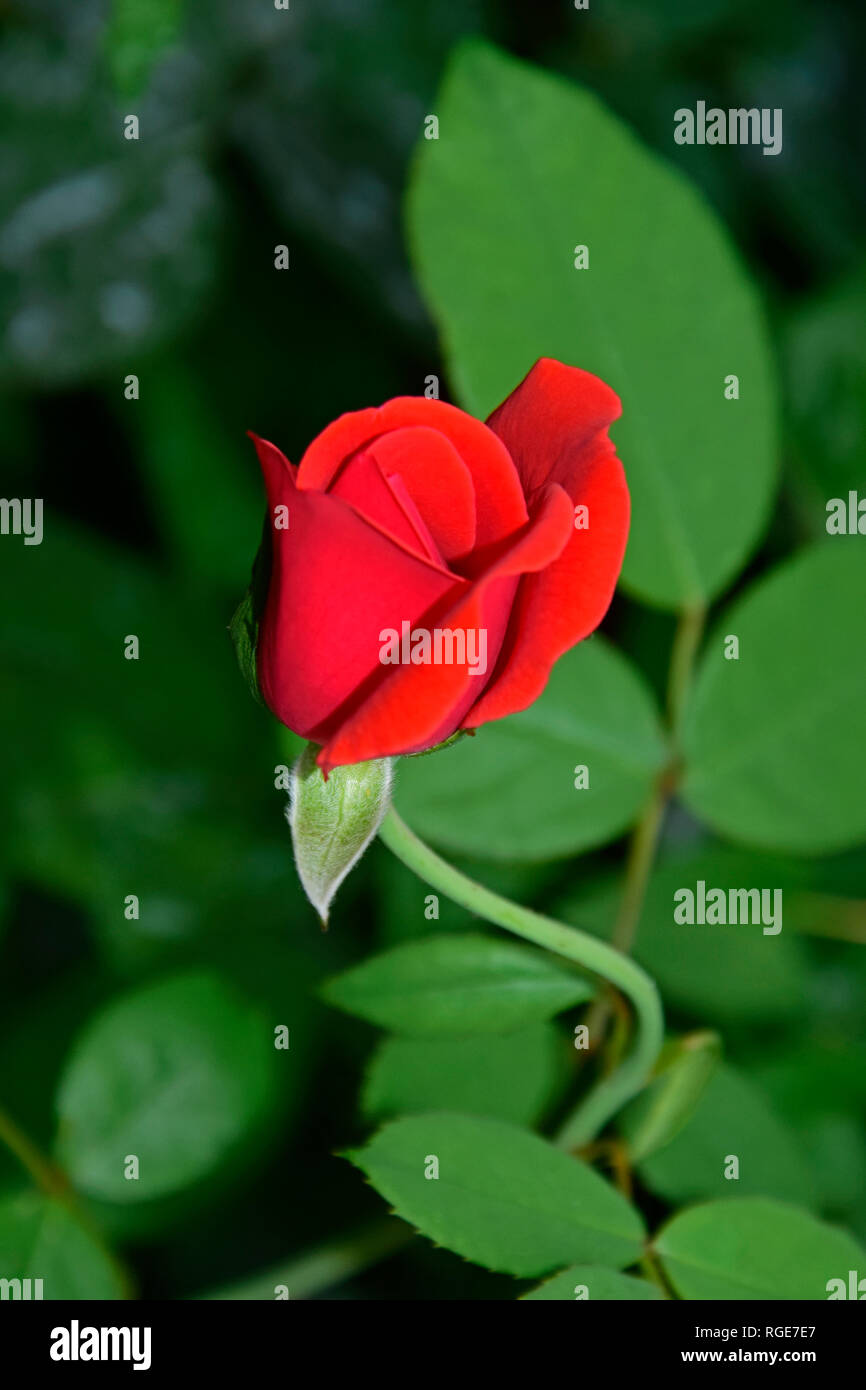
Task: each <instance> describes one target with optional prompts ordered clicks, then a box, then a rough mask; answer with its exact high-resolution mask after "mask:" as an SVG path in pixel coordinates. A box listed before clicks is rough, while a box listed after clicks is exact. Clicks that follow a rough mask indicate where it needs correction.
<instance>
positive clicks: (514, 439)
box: [487, 357, 622, 502]
mask: <svg viewBox="0 0 866 1390" xmlns="http://www.w3.org/2000/svg"><path fill="white" fill-rule="evenodd" d="M621 414H622V406H621V404H620V400H619V397H618V396H617V394H616V392H615V391H612V390H611V389H610V387H609V386H607V385H606V384H605V383H604V382H603V381H602V380H601V379H600V378H599V377H597V376H593V375H592V373H591V372H584V371H581V369H580V368H579V367H567V366H565V365H564V363H562V362H557V361H555V360H554V359H553V358H551V357H542V358H540V360H539V361H538V362H536V364H535V366H534V367H532V368H531V369H530V371H529V372H528V373H527V374H526V376H525V377H524V378H523V380H522V381H521V383H520V385H519V386H516V387H515V388H514V390H513V391H512V392H511V395H510V396H508V397H506V399H505V400H504V401H503V402H502V405H500V406H499V407H498V408H497V409H496V410H494V412H493V414H492V415H490V416H489V417H488V420H487V423H488V425H489V426H490V428H491V430H493V432H494V434H497V435H498V436H499V438H500V439H501V440H502V442H503V443H504V444H505V447H506V448H507V449H508V452H509V454H510V455H511V457H512V458H513V459H514V462H515V464H516V466H517V471H518V473H519V474H520V480H521V482H522V483H523V488H524V491H525V493H526V496H527V498H528V500H529V501H530V502H531V501H532V498H533V497H534V496H535V493H536V492H537V491H538V489H539V488H542V487H544V486H545V484H547V483H559V485H560V487H564V488H565V490H566V492H567V493H568V495H569V497H571V498H572V500H573V501H575V502H577V501H579V499H580V493H581V491H582V489H583V485H584V480H588V478H589V475H590V474H591V473H592V472H593V471H594V470H595V469H596V467H597V466H598V460H599V456H600V454H602V453H605V452H607V453H611V454H612V453H613V452H614V449H613V444H612V443H611V441H610V440H609V439H608V437H607V431H608V428H609V426H610V425H612V424H613V422H614V420H617V419H618V418H619V416H620V415H621Z"/></svg>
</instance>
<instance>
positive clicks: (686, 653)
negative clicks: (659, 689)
mask: <svg viewBox="0 0 866 1390" xmlns="http://www.w3.org/2000/svg"><path fill="white" fill-rule="evenodd" d="M706 617H707V610H706V608H704V607H703V605H702V604H698V605H696V606H695V607H694V608H687V609H686V610H685V611H684V612H683V613H682V614H681V615H680V620H679V623H678V624H677V630H676V633H675V634H674V643H673V647H672V648H671V663H670V668H669V670H668V690H667V714H668V725H669V727H670V730H671V733H672V735H673V738H674V740H675V741H677V740H678V739H679V735H680V726H681V724H682V718H683V711H684V709H685V705H686V700H687V699H688V694H689V690H690V688H691V684H692V675H693V672H694V668H695V657H696V656H697V654H698V647H699V646H700V644H701V637H702V636H703V632H704V623H705V622H706Z"/></svg>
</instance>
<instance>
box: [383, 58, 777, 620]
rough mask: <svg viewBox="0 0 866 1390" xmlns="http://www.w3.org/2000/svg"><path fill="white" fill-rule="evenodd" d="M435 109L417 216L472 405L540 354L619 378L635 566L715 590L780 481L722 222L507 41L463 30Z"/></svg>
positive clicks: (680, 591) (753, 332) (415, 237)
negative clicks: (583, 254) (733, 393)
mask: <svg viewBox="0 0 866 1390" xmlns="http://www.w3.org/2000/svg"><path fill="white" fill-rule="evenodd" d="M434 109H435V111H436V113H437V115H438V117H439V139H438V140H435V141H432V140H431V141H422V144H421V150H420V152H419V156H418V162H417V168H416V176H415V180H414V184H413V186H412V189H411V194H410V203H409V217H410V227H411V233H412V242H413V247H414V258H415V262H416V265H417V269H418V273H419V276H420V279H421V284H422V287H423V288H424V289H425V291H426V294H427V297H428V299H429V301H430V303H431V305H432V307H433V309H434V312H435V314H436V316H437V318H438V320H439V322H440V324H441V326H442V331H443V336H444V340H445V345H446V348H447V350H448V353H449V356H450V360H451V367H452V371H453V378H454V381H455V383H456V385H457V388H458V390H459V394H460V397H461V400H462V402H463V404H464V405H465V406H466V407H467V408H468V409H469V410H471V411H473V412H474V413H476V414H479V415H486V414H487V413H488V412H489V411H490V410H492V409H493V408H494V407H495V406H496V405H498V404H499V402H500V401H501V400H502V399H503V398H504V397H505V396H506V395H507V394H508V392H509V391H511V390H512V389H513V387H514V386H516V385H517V383H518V381H520V379H521V378H522V377H523V376H524V374H525V373H526V372H527V371H528V370H529V368H530V367H531V366H532V364H533V362H535V361H536V359H537V358H539V357H556V358H559V359H560V360H562V361H564V362H568V363H571V364H572V365H574V366H579V367H584V368H587V369H588V370H590V371H592V372H595V373H596V374H597V375H599V376H601V377H602V378H603V379H604V380H605V381H607V382H609V383H610V385H611V386H613V388H614V389H615V390H616V391H617V392H618V394H619V395H620V397H621V399H622V403H623V416H622V420H621V421H620V422H619V423H617V425H616V426H615V427H614V438H615V440H616V443H617V447H618V449H619V452H620V454H621V456H622V459H623V461H624V464H625V468H626V473H627V475H628V480H629V487H630V489H631V494H632V531H631V538H630V541H629V548H628V553H627V555H626V560H625V567H624V569H623V580H624V582H625V583H626V584H627V585H628V587H629V588H631V589H632V590H633V591H634V592H635V593H636V594H638V595H639V596H640V597H642V598H645V599H647V600H649V601H650V602H652V603H655V604H658V605H661V606H662V607H667V608H678V607H681V606H683V605H686V604H689V603H695V602H698V601H701V600H706V599H707V598H709V597H711V596H712V595H714V594H716V593H718V592H719V591H720V590H721V589H722V588H723V587H724V586H725V584H726V583H728V582H729V581H730V580H731V579H732V578H733V577H734V575H735V574H736V573H737V571H738V570H739V569H740V568H741V566H742V564H743V563H744V561H745V559H746V558H747V556H748V555H749V553H750V551H751V550H752V549H753V548H754V546H755V544H756V542H757V540H758V538H759V536H760V534H761V531H762V529H763V527H764V524H765V521H766V519H767V515H768V509H769V505H770V501H771V497H772V493H773V486H774V480H775V460H774V454H775V413H776V403H775V389H774V381H773V373H772V370H771V362H770V357H769V351H768V346H767V341H766V336H765V330H764V326H763V323H762V319H761V315H760V313H759V309H758V305H757V300H756V296H755V293H754V290H753V288H752V285H751V283H750V281H749V279H748V276H747V274H746V272H745V270H744V269H743V267H742V265H741V264H740V261H739V259H738V257H737V256H736V254H735V253H734V251H733V248H732V247H731V244H730V242H729V240H728V238H727V236H726V234H725V232H724V230H723V229H722V227H721V226H720V225H719V223H718V221H717V219H716V217H715V216H714V214H713V212H712V211H711V209H710V208H709V206H708V205H707V204H706V203H705V201H704V200H703V198H702V197H701V195H700V194H699V193H698V192H697V190H696V189H695V188H693V187H692V185H691V184H690V183H689V182H688V181H687V180H686V179H685V178H684V177H683V176H682V175H681V174H679V173H678V172H677V171H676V169H674V168H673V167H672V166H671V165H669V164H667V163H665V162H662V161H661V160H660V159H659V158H658V157H657V156H656V155H654V154H652V153H651V152H650V151H649V150H648V149H647V148H646V147H645V146H643V145H642V144H641V143H640V142H639V141H638V140H636V139H635V137H634V135H633V134H632V133H631V131H630V130H629V129H628V128H627V127H626V126H624V125H623V124H622V123H621V122H620V121H619V120H618V119H617V118H616V117H614V116H613V115H612V114H611V113H610V112H609V111H608V110H607V108H606V107H605V106H603V105H602V103H601V102H600V101H599V100H598V98H597V97H595V96H594V95H593V94H592V93H590V92H588V91H586V90H584V89H582V88H580V87H577V86H575V85H573V84H570V83H566V82H564V81H563V80H562V79H561V78H558V77H553V76H551V75H550V74H548V73H543V72H539V71H537V70H535V69H533V68H530V67H527V66H526V65H525V64H523V63H520V62H518V61H517V60H515V59H513V58H510V57H507V56H506V55H505V54H503V53H500V52H498V51H497V50H496V49H493V48H490V47H488V46H486V45H482V44H480V43H477V42H475V43H469V44H464V45H463V46H461V47H460V48H459V49H458V50H457V55H456V57H455V59H454V60H453V62H452V65H451V67H450V69H449V71H448V75H447V77H446V80H445V84H444V87H443V89H442V91H441V92H440V94H439V98H438V100H437V101H436V104H435V108H434ZM576 245H585V246H587V247H588V248H589V269H584V270H576V269H575V268H574V261H575V255H574V248H575V246H576ZM731 374H735V375H736V376H737V377H738V378H739V391H740V395H739V399H737V400H728V399H726V398H725V379H726V377H728V376H729V375H731Z"/></svg>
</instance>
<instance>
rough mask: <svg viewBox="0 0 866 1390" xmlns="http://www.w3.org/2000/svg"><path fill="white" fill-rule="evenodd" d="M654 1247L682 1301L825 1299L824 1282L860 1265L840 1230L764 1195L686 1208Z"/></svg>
mask: <svg viewBox="0 0 866 1390" xmlns="http://www.w3.org/2000/svg"><path fill="white" fill-rule="evenodd" d="M653 1244H654V1246H655V1249H656V1251H657V1252H658V1254H659V1255H660V1257H661V1261H662V1264H663V1265H664V1269H665V1273H666V1274H667V1275H668V1278H669V1279H670V1280H671V1283H672V1284H673V1285H674V1287H675V1289H676V1290H677V1292H678V1293H679V1294H680V1296H681V1297H682V1298H687V1299H708V1298H724V1299H797V1298H805V1299H814V1300H820V1299H826V1298H827V1283H828V1281H829V1280H830V1279H843V1280H845V1281H847V1278H848V1271H849V1270H851V1269H856V1270H862V1269H864V1268H866V1251H864V1250H863V1248H862V1247H861V1246H860V1245H858V1244H857V1242H856V1241H855V1240H854V1239H852V1237H851V1236H849V1235H848V1234H847V1233H846V1232H845V1231H841V1230H838V1229H837V1228H836V1227H834V1226H828V1225H825V1224H824V1222H822V1221H816V1220H815V1218H814V1217H813V1216H809V1215H808V1213H807V1212H804V1211H800V1210H799V1209H798V1208H797V1207H792V1206H785V1205H783V1204H782V1203H781V1202H772V1201H768V1200H766V1199H764V1198H762V1197H740V1198H732V1199H731V1200H730V1201H727V1202H706V1203H704V1204H703V1205H701V1206H697V1207H690V1208H689V1209H688V1210H687V1211H683V1212H679V1213H678V1214H677V1215H676V1216H675V1217H674V1218H673V1219H672V1220H671V1221H669V1222H668V1224H667V1225H666V1226H665V1227H664V1229H663V1230H662V1231H661V1233H660V1234H659V1235H658V1236H657V1237H656V1239H655V1241H654V1242H653Z"/></svg>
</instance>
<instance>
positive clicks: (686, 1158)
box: [625, 1064, 817, 1207]
mask: <svg viewBox="0 0 866 1390" xmlns="http://www.w3.org/2000/svg"><path fill="white" fill-rule="evenodd" d="M625 1128H626V1134H627V1135H628V1134H630V1133H631V1130H630V1127H629V1125H628V1122H626V1125H625ZM729 1155H734V1156H736V1158H737V1159H738V1160H739V1170H738V1177H737V1178H736V1180H735V1179H733V1178H730V1179H729V1178H726V1177H725V1167H726V1161H727V1159H728V1156H729ZM638 1167H639V1171H640V1175H641V1179H642V1180H643V1182H644V1183H646V1185H647V1187H649V1188H650V1189H651V1190H652V1191H653V1192H656V1193H658V1195H659V1196H660V1197H664V1198H665V1199H666V1200H667V1201H669V1202H671V1203H672V1204H676V1205H682V1204H683V1203H685V1202H692V1201H695V1200H696V1199H697V1198H702V1197H721V1196H722V1195H724V1196H726V1197H728V1196H730V1195H731V1193H732V1191H736V1192H737V1194H740V1193H742V1194H743V1195H744V1196H761V1197H777V1198H779V1199H780V1200H781V1201H789V1202H797V1203H798V1204H799V1205H801V1206H805V1207H814V1206H815V1205H816V1198H817V1190H816V1183H815V1178H814V1175H813V1174H812V1173H811V1171H810V1168H809V1163H808V1160H807V1158H806V1155H805V1151H804V1149H803V1147H802V1145H801V1144H800V1142H799V1141H798V1139H797V1136H796V1134H795V1132H794V1131H793V1129H789V1127H788V1126H787V1125H786V1124H785V1122H784V1121H783V1120H781V1119H779V1118H778V1116H777V1115H776V1114H775V1113H774V1111H773V1109H772V1107H771V1105H770V1104H769V1102H768V1101H767V1100H766V1099H765V1098H764V1096H763V1095H762V1093H761V1091H760V1090H759V1089H758V1087H756V1086H754V1085H752V1083H751V1082H750V1081H749V1080H748V1079H747V1078H746V1077H744V1076H741V1075H740V1073H739V1072H737V1071H736V1070H735V1069H734V1068H733V1067H729V1066H726V1065H724V1064H723V1065H722V1066H720V1067H719V1069H718V1070H717V1071H716V1073H715V1075H714V1076H713V1077H712V1079H711V1080H710V1082H709V1084H708V1086H707V1088H706V1090H705V1091H704V1094H703V1096H702V1098H701V1100H700V1101H699V1103H698V1106H697V1109H696V1110H695V1112H694V1114H693V1115H692V1117H691V1119H690V1120H689V1122H688V1124H687V1125H686V1126H685V1127H684V1128H683V1129H682V1130H681V1131H680V1132H679V1134H677V1135H676V1136H675V1137H674V1138H673V1139H672V1140H671V1142H670V1143H669V1144H666V1145H665V1146H664V1147H663V1148H660V1149H659V1150H657V1151H656V1152H654V1153H651V1154H649V1155H648V1156H647V1157H645V1158H643V1159H642V1160H641V1162H640V1163H639V1165H638Z"/></svg>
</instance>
